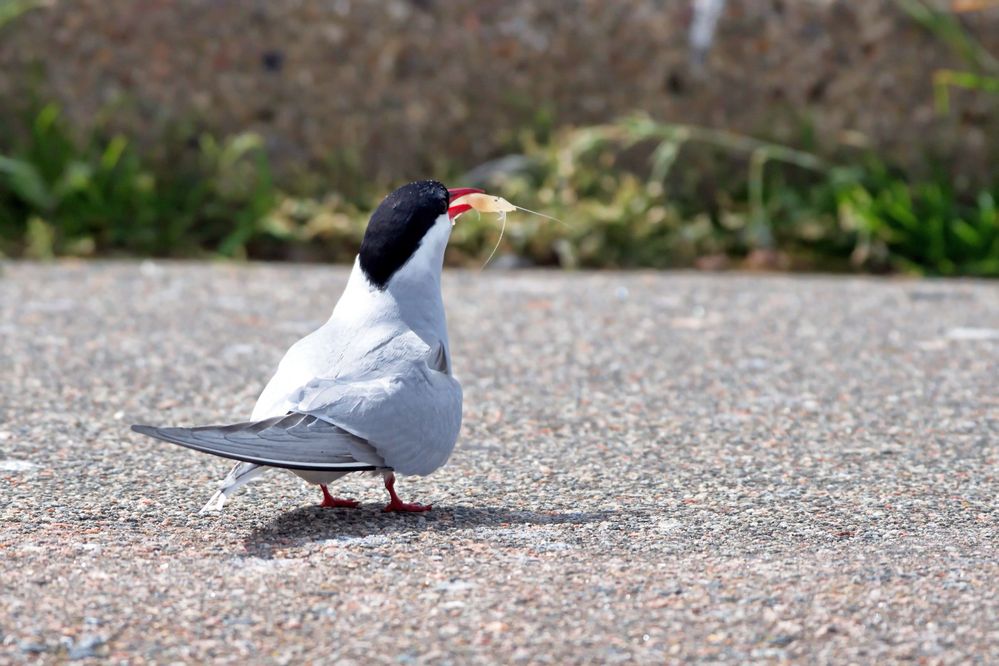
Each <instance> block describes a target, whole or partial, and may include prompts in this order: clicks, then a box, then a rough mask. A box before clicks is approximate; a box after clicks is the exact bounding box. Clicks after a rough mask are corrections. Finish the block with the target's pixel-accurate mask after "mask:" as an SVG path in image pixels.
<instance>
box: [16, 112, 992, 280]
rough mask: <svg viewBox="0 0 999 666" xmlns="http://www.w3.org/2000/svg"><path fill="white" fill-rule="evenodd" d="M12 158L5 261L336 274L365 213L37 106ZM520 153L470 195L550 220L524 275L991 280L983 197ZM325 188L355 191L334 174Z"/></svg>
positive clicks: (605, 134)
mask: <svg viewBox="0 0 999 666" xmlns="http://www.w3.org/2000/svg"><path fill="white" fill-rule="evenodd" d="M12 143H13V145H12V146H11V147H10V148H9V149H6V150H0V251H2V252H3V253H4V254H6V255H8V256H24V257H33V258H47V257H53V256H93V255H105V256H106V255H127V256H157V257H199V256H201V257H203V256H212V255H221V256H226V257H251V258H266V259H308V260H324V261H349V260H350V259H351V258H352V257H353V255H354V253H355V252H356V251H357V247H358V245H359V243H360V239H361V236H362V235H363V232H364V226H365V224H366V220H367V217H368V215H369V213H370V211H371V209H372V208H373V207H374V205H376V204H377V200H378V196H377V195H374V196H360V197H358V196H353V197H351V198H347V197H345V196H342V195H340V194H337V193H331V194H326V195H321V196H312V197H310V196H292V195H290V194H288V193H287V191H285V190H282V189H281V188H279V187H278V186H277V185H276V184H275V182H274V180H273V179H272V177H271V173H270V169H269V167H268V163H267V158H266V155H265V153H264V151H263V150H262V147H261V142H260V140H259V139H258V138H257V137H255V136H253V135H250V134H243V135H238V136H234V137H229V138H227V139H225V140H220V139H215V138H212V137H210V136H202V137H201V138H200V139H199V140H198V141H196V142H193V145H187V144H186V143H185V144H184V145H183V147H176V148H174V149H173V150H174V152H175V153H176V154H172V155H170V157H169V159H168V160H167V161H166V162H165V164H168V165H169V166H162V164H164V163H163V162H159V163H155V164H154V162H153V161H152V160H150V159H147V158H146V157H145V156H144V155H143V154H142V153H141V152H140V151H139V150H138V149H137V148H135V147H134V146H133V145H132V144H131V142H130V141H129V140H128V138H127V137H124V136H120V135H112V136H102V135H101V134H100V133H99V132H95V133H94V135H93V136H91V137H90V138H89V139H88V140H86V141H78V140H76V139H74V138H73V137H72V136H71V134H70V132H69V131H68V129H67V127H66V126H65V124H64V123H63V122H62V121H61V119H60V114H59V111H58V109H56V108H55V107H54V106H46V107H44V108H42V109H41V110H39V111H38V112H37V113H35V114H34V116H33V117H32V118H31V122H30V128H29V131H28V132H27V133H25V134H24V135H23V136H22V138H21V140H20V141H17V142H12ZM522 144H523V145H522V152H523V154H524V157H525V159H524V160H522V166H521V168H518V169H517V170H516V171H514V172H511V173H506V174H504V175H503V176H502V177H499V178H496V179H495V180H494V181H493V182H490V183H487V184H486V185H487V187H488V189H489V190H490V191H492V192H494V193H496V194H500V195H502V196H505V197H506V198H508V199H510V200H511V201H513V202H514V203H517V204H519V205H522V206H525V207H527V208H531V209H534V210H539V211H542V212H545V213H546V214H549V215H553V216H555V217H558V218H560V219H562V220H564V224H559V223H556V222H552V221H550V220H546V219H544V218H541V217H535V216H530V215H527V214H522V213H516V214H512V215H511V216H510V220H509V224H508V227H507V230H506V235H505V237H504V240H503V251H504V252H506V253H510V254H515V255H518V256H521V257H524V258H526V259H528V260H529V261H530V262H532V263H535V264H538V265H557V266H564V267H588V268H604V267H615V268H638V267H652V268H668V267H684V266H690V265H694V264H695V263H697V262H698V260H699V259H701V258H704V257H718V256H724V257H728V258H729V259H730V261H731V262H734V263H735V264H738V263H739V262H740V261H742V260H743V259H745V258H747V257H751V256H753V254H754V253H755V252H757V251H761V250H762V251H766V252H768V253H771V254H776V255H777V256H780V257H783V258H784V261H783V264H785V265H790V266H793V267H797V268H804V269H823V270H869V271H886V270H891V271H902V272H908V273H917V274H926V275H977V276H993V277H995V276H999V214H997V206H996V202H997V200H999V186H993V187H991V188H984V189H979V190H975V191H959V190H958V189H957V188H955V187H954V186H953V184H951V183H950V182H948V181H947V179H946V178H943V177H936V178H932V179H928V180H927V179H922V180H920V179H912V178H910V177H908V176H907V175H906V174H905V173H904V172H902V171H899V170H896V169H892V168H891V167H889V166H888V165H885V164H884V163H883V162H881V161H879V160H878V159H876V157H874V156H871V155H857V156H855V157H854V158H853V159H852V160H851V163H847V164H840V163H831V162H829V161H828V160H826V159H822V158H819V157H818V156H816V155H814V154H811V153H808V152H804V151H800V150H795V149H792V148H789V147H786V146H781V145H777V144H774V143H770V142H767V141H761V140H758V139H755V138H751V137H746V136H741V135H737V134H733V133H730V132H724V131H716V130H709V129H705V128H701V127H694V126H688V125H670V124H662V123H656V122H654V121H653V120H651V119H649V118H647V117H644V116H634V117H632V118H628V119H625V120H623V121H621V122H618V123H613V124H608V125H601V126H597V127H588V128H581V129H575V130H563V131H559V132H551V133H546V134H545V136H544V137H543V143H539V141H538V137H537V135H535V134H529V135H526V136H525V138H524V139H523V141H522ZM341 162H343V160H342V159H338V160H336V161H335V162H334V163H333V165H332V166H331V168H333V169H337V168H339V167H338V165H340V163H341ZM156 164H160V166H157V165H156ZM339 178H340V179H341V181H342V182H348V183H350V182H354V181H355V180H356V179H355V178H354V177H353V176H352V175H351V174H350V173H349V172H348V170H347V169H343V175H340V176H339ZM311 180H312V181H314V182H321V181H322V180H323V178H322V176H321V175H318V174H313V175H312V176H311ZM459 184H467V183H459ZM388 186H389V185H388V184H386V185H385V188H382V189H387V187H388ZM498 233H499V225H498V222H497V221H496V220H495V219H494V218H493V217H492V216H488V215H487V216H483V217H481V218H477V217H476V216H475V215H473V214H468V215H466V216H464V217H463V218H462V220H461V222H460V223H459V224H458V225H457V226H456V228H455V230H454V234H453V237H452V242H451V246H450V249H449V255H448V260H449V262H451V263H456V264H468V265H477V264H481V262H482V261H483V260H484V258H485V257H486V256H487V255H488V254H489V252H490V251H491V249H492V247H493V245H494V243H495V242H496V239H497V235H498Z"/></svg>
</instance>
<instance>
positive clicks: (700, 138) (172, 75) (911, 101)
mask: <svg viewBox="0 0 999 666" xmlns="http://www.w3.org/2000/svg"><path fill="white" fill-rule="evenodd" d="M997 158H999V0H863V1H854V0H614V1H613V2H608V1H606V0H559V1H551V2H538V1H537V0H447V1H446V2H445V1H444V0H366V1H361V0H286V1H283V2H265V1H264V0H256V1H247V2H237V1H235V0H175V1H169V0H75V1H73V2H69V1H62V0H0V254H2V255H4V256H8V257H27V258H35V259H44V258H50V257H55V256H79V257H90V256H103V257H107V256H111V257H117V256H129V257H145V256H155V257H184V258H187V257H196V258H198V257H200V258H203V257H218V256H223V257H234V258H251V259H268V260H299V261H350V260H352V258H353V256H354V254H355V253H356V251H357V247H358V244H359V242H360V238H361V235H362V234H363V230H364V225H365V223H366V221H367V215H368V213H369V212H370V210H371V209H372V208H373V206H375V205H377V203H378V201H379V200H380V198H381V197H383V196H384V195H385V194H386V193H387V191H388V190H389V189H390V188H391V187H393V186H395V185H397V184H400V183H402V182H405V181H409V180H415V179H419V178H425V177H436V178H439V179H441V180H443V181H444V182H445V183H446V184H448V185H449V186H467V185H478V186H481V187H485V188H487V189H488V190H489V191H490V192H492V193H496V194H500V195H502V196H505V197H507V198H508V199H510V200H511V201H513V202H514V203H517V204H519V205H522V206H525V207H528V208H532V209H535V210H539V211H542V212H545V213H547V214H549V215H553V216H556V217H559V218H561V219H562V220H564V221H565V222H566V224H565V225H560V224H557V223H554V222H551V221H549V220H546V219H543V218H539V217H531V216H526V215H522V214H515V215H511V217H510V220H509V224H508V226H507V229H506V234H505V236H504V238H503V240H502V244H501V247H500V251H499V253H498V255H497V256H498V259H497V260H494V265H498V266H532V265H540V266H562V267H569V268H576V267H581V268H630V267H652V268H674V267H676V268H679V267H697V268H701V269H705V270H720V269H725V268H730V267H731V268H756V269H767V270H820V271H865V272H895V273H914V274H925V275H973V276H991V277H997V276H999V212H997V211H999V202H997V199H999V174H997V171H996V168H995V165H996V163H997V162H996V160H997ZM498 234H499V224H498V222H497V220H496V219H494V218H492V217H490V216H484V217H482V218H481V219H476V218H475V217H474V215H471V214H470V215H466V216H464V217H463V218H462V220H461V222H460V223H459V224H458V225H457V227H456V228H455V231H454V235H453V240H452V243H451V248H450V250H449V255H448V262H449V263H451V264H453V265H481V263H482V261H483V260H484V258H485V257H486V256H487V255H489V253H490V251H491V249H492V247H493V245H494V244H495V243H496V242H497V238H498Z"/></svg>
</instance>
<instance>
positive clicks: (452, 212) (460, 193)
mask: <svg viewBox="0 0 999 666" xmlns="http://www.w3.org/2000/svg"><path fill="white" fill-rule="evenodd" d="M448 194H450V195H451V203H450V204H448V208H447V214H448V217H450V218H451V221H452V222H454V220H455V218H457V217H458V216H459V215H461V214H462V213H464V212H465V211H469V210H472V207H471V206H469V205H468V204H467V203H462V202H461V198H462V197H464V196H467V195H469V194H483V191H482V190H480V189H476V188H474V187H455V188H453V189H452V188H448Z"/></svg>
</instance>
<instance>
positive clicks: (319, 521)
mask: <svg viewBox="0 0 999 666" xmlns="http://www.w3.org/2000/svg"><path fill="white" fill-rule="evenodd" d="M615 513H616V512H614V511H593V512H579V511H566V512H558V511H551V512H542V511H516V510H511V509H504V508H500V507H473V506H463V505H455V506H447V507H440V508H436V507H435V508H434V509H433V510H432V511H429V512H427V513H421V514H397V513H381V512H380V511H372V509H371V508H368V507H363V508H361V509H324V508H321V507H318V506H307V507H301V508H298V509H295V510H293V511H289V512H287V513H283V514H281V515H279V516H277V517H276V518H274V519H273V520H271V521H270V522H268V523H266V524H265V525H261V526H259V527H257V528H255V529H254V530H253V531H251V532H250V533H249V534H248V535H247V536H246V538H245V539H244V540H243V545H244V547H245V549H246V553H247V554H248V555H251V556H255V557H261V558H265V559H266V558H271V557H274V552H275V550H280V549H284V548H288V547H294V546H297V545H302V544H305V543H309V542H315V541H327V540H332V541H343V542H347V543H349V542H350V541H352V540H355V539H363V538H365V537H378V536H385V535H388V534H391V533H399V532H409V533H414V532H448V531H453V530H465V529H475V528H487V529H488V528H507V527H511V526H516V525H583V524H587V523H600V522H604V521H606V520H609V519H611V518H612V517H613V516H614V515H615Z"/></svg>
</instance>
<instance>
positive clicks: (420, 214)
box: [358, 180, 482, 289]
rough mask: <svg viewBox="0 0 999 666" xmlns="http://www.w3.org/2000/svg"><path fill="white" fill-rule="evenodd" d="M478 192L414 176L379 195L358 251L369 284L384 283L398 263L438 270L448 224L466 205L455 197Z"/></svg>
mask: <svg viewBox="0 0 999 666" xmlns="http://www.w3.org/2000/svg"><path fill="white" fill-rule="evenodd" d="M480 192H482V190H477V189H474V188H470V187H465V188H457V189H451V190H449V189H447V188H446V187H444V185H442V184H441V183H439V182H437V181H436V180H418V181H416V182H415V183H408V184H406V185H403V186H402V187H400V188H398V189H396V190H395V191H394V192H392V193H391V194H389V195H388V196H387V197H385V199H384V200H383V201H382V202H381V204H379V205H378V208H376V209H375V212H374V214H372V216H371V220H370V221H369V222H368V228H367V229H366V230H365V232H364V239H363V240H362V241H361V251H360V254H359V255H358V256H359V260H360V264H361V268H362V269H363V270H364V273H365V275H366V276H367V278H368V280H369V281H370V282H371V284H373V285H375V286H376V287H378V288H379V289H384V288H385V287H386V286H387V285H388V283H389V280H391V279H392V277H393V276H394V275H396V273H398V272H399V271H400V269H402V268H403V267H404V266H405V267H407V270H410V269H411V270H413V271H420V270H426V271H431V272H436V274H440V270H441V267H442V266H443V263H444V249H445V247H446V246H447V240H448V237H449V236H450V235H451V225H452V224H454V220H455V219H456V218H457V217H458V216H459V215H461V214H462V213H463V212H465V211H467V210H470V208H471V207H470V206H468V205H467V204H462V203H461V202H460V201H459V199H460V198H461V197H464V196H466V195H468V194H472V193H480Z"/></svg>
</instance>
